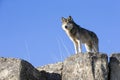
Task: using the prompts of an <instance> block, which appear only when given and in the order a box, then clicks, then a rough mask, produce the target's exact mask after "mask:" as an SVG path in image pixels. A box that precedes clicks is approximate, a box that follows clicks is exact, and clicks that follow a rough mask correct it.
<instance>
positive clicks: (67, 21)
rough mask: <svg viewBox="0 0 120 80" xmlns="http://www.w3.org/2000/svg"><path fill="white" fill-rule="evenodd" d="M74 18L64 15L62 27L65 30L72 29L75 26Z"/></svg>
mask: <svg viewBox="0 0 120 80" xmlns="http://www.w3.org/2000/svg"><path fill="white" fill-rule="evenodd" d="M73 23H74V21H73V19H72V17H71V16H69V17H68V18H64V17H62V28H63V30H65V31H66V30H69V31H70V30H71V29H72V28H73Z"/></svg>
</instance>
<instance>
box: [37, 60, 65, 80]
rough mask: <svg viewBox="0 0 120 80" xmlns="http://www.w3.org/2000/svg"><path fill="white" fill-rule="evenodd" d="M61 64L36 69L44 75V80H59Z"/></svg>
mask: <svg viewBox="0 0 120 80" xmlns="http://www.w3.org/2000/svg"><path fill="white" fill-rule="evenodd" d="M62 65H63V63H62V62H58V63H56V64H49V65H46V66H42V67H38V68H37V69H38V70H39V71H40V72H41V73H42V74H44V75H46V76H45V77H46V80H61V74H62V68H63V67H62Z"/></svg>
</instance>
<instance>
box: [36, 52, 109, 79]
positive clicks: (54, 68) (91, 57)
mask: <svg viewBox="0 0 120 80" xmlns="http://www.w3.org/2000/svg"><path fill="white" fill-rule="evenodd" d="M37 69H38V70H39V71H42V70H44V71H46V72H47V73H51V74H52V73H54V74H57V75H58V74H59V77H57V76H56V75H51V74H47V76H46V77H47V78H49V79H47V80H108V57H107V55H105V54H93V53H86V54H81V53H79V54H76V55H73V56H70V57H69V58H67V59H66V60H65V61H64V62H63V63H56V64H49V65H46V66H43V67H39V68H37Z"/></svg>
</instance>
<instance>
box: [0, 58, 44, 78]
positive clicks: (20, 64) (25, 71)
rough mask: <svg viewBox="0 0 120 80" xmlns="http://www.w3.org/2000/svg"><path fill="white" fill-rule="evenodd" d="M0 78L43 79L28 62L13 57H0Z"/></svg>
mask: <svg viewBox="0 0 120 80" xmlns="http://www.w3.org/2000/svg"><path fill="white" fill-rule="evenodd" d="M0 80H45V79H44V78H43V77H41V76H40V72H39V71H38V70H37V69H35V68H34V67H33V66H32V65H31V64H30V63H28V62H26V61H24V60H20V59H15V58H0Z"/></svg>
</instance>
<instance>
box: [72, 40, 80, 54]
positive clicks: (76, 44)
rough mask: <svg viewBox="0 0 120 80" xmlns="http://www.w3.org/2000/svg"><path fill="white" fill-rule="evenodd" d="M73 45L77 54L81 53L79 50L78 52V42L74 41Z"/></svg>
mask: <svg viewBox="0 0 120 80" xmlns="http://www.w3.org/2000/svg"><path fill="white" fill-rule="evenodd" d="M73 43H74V48H75V53H76V54H77V53H78V52H79V50H78V42H77V41H75V40H74V41H73Z"/></svg>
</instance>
